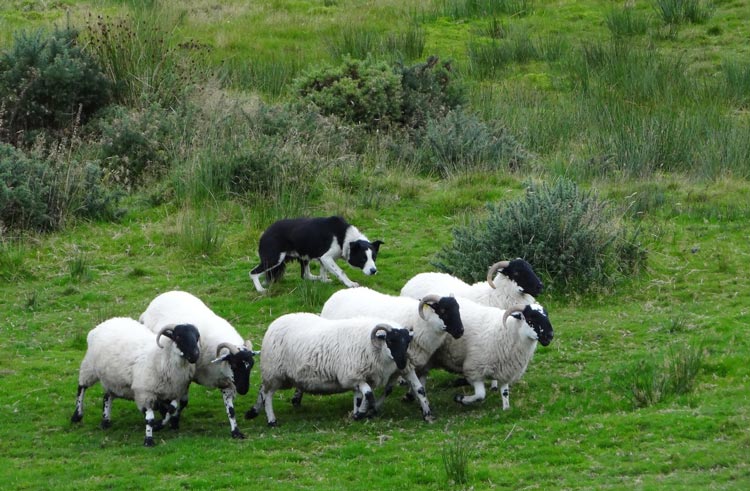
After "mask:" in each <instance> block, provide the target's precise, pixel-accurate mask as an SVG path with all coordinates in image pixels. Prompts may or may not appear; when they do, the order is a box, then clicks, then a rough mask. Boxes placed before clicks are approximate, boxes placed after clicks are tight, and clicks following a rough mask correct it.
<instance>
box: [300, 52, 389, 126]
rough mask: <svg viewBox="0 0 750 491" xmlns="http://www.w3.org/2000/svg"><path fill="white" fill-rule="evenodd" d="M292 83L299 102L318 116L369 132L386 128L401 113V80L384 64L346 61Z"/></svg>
mask: <svg viewBox="0 0 750 491" xmlns="http://www.w3.org/2000/svg"><path fill="white" fill-rule="evenodd" d="M296 83H297V92H298V93H299V95H300V96H302V98H303V100H304V101H305V102H307V103H310V104H313V105H314V106H315V107H317V108H318V109H319V110H320V112H321V114H324V115H336V116H338V117H340V118H341V119H343V120H344V121H347V122H350V123H354V124H361V125H364V126H365V127H367V128H369V129H378V128H387V127H388V126H390V125H391V124H392V123H393V122H395V121H398V119H399V117H400V114H401V107H400V103H401V97H402V90H401V80H400V78H399V77H398V75H397V74H395V73H394V72H393V69H392V68H391V67H390V66H388V64H386V63H384V62H377V61H373V60H372V59H370V58H368V59H366V60H352V59H348V60H346V61H345V62H344V63H343V64H342V65H340V66H338V67H330V68H322V69H318V70H315V71H312V72H308V73H306V74H305V75H304V76H303V77H302V78H300V79H299V80H298V81H297V82H296Z"/></svg>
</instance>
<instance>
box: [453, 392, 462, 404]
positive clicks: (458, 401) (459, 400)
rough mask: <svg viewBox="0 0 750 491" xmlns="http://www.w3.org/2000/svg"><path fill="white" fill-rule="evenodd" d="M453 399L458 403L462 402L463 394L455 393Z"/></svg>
mask: <svg viewBox="0 0 750 491" xmlns="http://www.w3.org/2000/svg"><path fill="white" fill-rule="evenodd" d="M453 401H454V402H457V403H459V404H463V403H464V396H463V394H456V395H455V396H453Z"/></svg>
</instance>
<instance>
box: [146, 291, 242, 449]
mask: <svg viewBox="0 0 750 491" xmlns="http://www.w3.org/2000/svg"><path fill="white" fill-rule="evenodd" d="M140 321H141V323H143V324H145V325H146V327H148V328H149V329H151V330H152V331H154V332H157V331H159V330H160V329H161V328H162V326H165V325H167V324H175V323H190V324H192V325H194V326H196V327H197V328H198V330H199V331H200V333H201V344H202V346H203V351H202V352H201V357H200V359H199V360H198V363H197V364H196V369H195V375H194V377H193V380H194V381H195V382H197V383H199V384H200V385H203V386H206V387H215V388H217V389H219V390H221V395H222V398H223V399H224V406H225V408H226V412H227V416H228V417H229V427H230V430H231V435H232V438H245V436H244V435H243V434H242V432H240V430H239V428H238V427H237V419H236V417H235V411H234V398H235V395H236V394H238V393H239V394H241V395H244V394H247V391H248V388H249V386H250V370H251V369H252V367H253V363H254V361H253V355H254V354H256V353H254V352H253V351H252V343H250V341H247V340H243V339H242V336H240V335H239V333H238V332H237V330H236V329H235V328H234V327H233V326H232V325H231V324H230V323H229V322H227V321H226V320H225V319H224V318H222V317H219V316H218V315H216V314H215V313H214V312H213V311H212V310H211V309H210V308H209V307H208V306H207V305H206V304H205V303H203V301H201V300H200V299H199V298H197V297H196V296H194V295H192V294H190V293H187V292H183V291H169V292H166V293H162V294H161V295H159V296H157V297H156V298H155V299H154V300H152V301H151V303H150V304H149V306H148V308H146V311H145V312H143V314H142V315H141V317H140ZM187 403H188V395H187V393H186V394H185V396H184V398H183V399H182V400H180V405H179V408H177V410H176V411H175V414H174V416H172V419H171V421H170V424H171V425H172V427H173V428H177V426H178V425H179V416H180V413H181V411H182V409H184V408H185V406H187Z"/></svg>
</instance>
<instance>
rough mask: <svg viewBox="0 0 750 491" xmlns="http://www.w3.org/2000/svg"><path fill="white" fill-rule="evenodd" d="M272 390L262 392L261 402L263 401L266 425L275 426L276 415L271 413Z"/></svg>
mask: <svg viewBox="0 0 750 491" xmlns="http://www.w3.org/2000/svg"><path fill="white" fill-rule="evenodd" d="M274 392H275V391H274V390H269V391H265V392H263V402H264V403H265V410H266V419H267V420H268V426H276V425H277V423H276V415H275V414H274V413H273V393H274Z"/></svg>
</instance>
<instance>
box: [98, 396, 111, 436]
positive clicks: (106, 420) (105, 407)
mask: <svg viewBox="0 0 750 491" xmlns="http://www.w3.org/2000/svg"><path fill="white" fill-rule="evenodd" d="M112 399H114V396H113V395H112V393H111V392H109V391H107V392H105V393H104V403H103V404H102V423H101V425H100V426H101V427H102V429H103V430H106V429H107V428H109V427H110V426H112Z"/></svg>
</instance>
